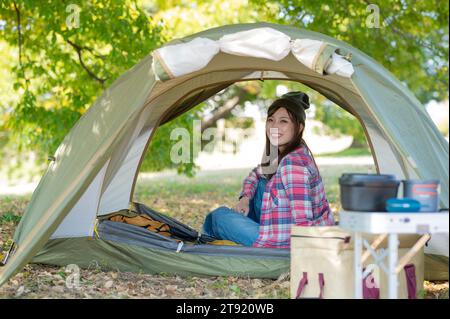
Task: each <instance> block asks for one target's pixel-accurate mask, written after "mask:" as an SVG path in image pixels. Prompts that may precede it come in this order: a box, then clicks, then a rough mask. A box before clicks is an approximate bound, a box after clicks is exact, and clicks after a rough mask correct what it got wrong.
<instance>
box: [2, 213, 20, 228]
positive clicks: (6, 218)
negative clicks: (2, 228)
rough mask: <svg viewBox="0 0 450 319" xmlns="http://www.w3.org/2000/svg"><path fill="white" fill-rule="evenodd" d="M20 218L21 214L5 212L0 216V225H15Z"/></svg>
mask: <svg viewBox="0 0 450 319" xmlns="http://www.w3.org/2000/svg"><path fill="white" fill-rule="evenodd" d="M21 218H22V217H21V216H18V215H15V214H14V213H12V212H6V213H3V214H2V215H1V216H0V225H1V224H3V223H13V224H15V225H17V224H18V223H19V222H20V219H21Z"/></svg>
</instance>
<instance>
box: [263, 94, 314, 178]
mask: <svg viewBox="0 0 450 319" xmlns="http://www.w3.org/2000/svg"><path fill="white" fill-rule="evenodd" d="M280 108H284V109H285V110H286V111H287V112H288V114H289V118H290V119H291V121H292V122H293V123H294V131H295V132H296V134H295V135H294V137H293V138H292V139H291V140H290V141H289V142H288V144H287V145H286V147H285V148H284V150H283V151H281V152H280V148H278V151H277V152H278V156H277V162H276V163H277V166H278V164H279V163H280V162H281V160H282V159H283V157H285V156H286V155H287V154H289V153H290V152H292V151H293V150H295V149H297V148H298V147H300V146H304V147H306V149H307V150H308V152H309V154H310V156H311V157H312V159H313V161H314V164H315V165H316V161H315V159H314V156H313V155H312V152H311V150H310V149H309V147H308V145H307V144H306V142H305V140H304V139H303V132H304V131H305V118H306V115H305V110H304V109H303V108H302V107H300V109H299V107H298V106H296V107H295V108H293V107H292V105H290V104H289V103H273V104H272V105H271V106H270V107H269V109H268V111H267V119H269V117H271V116H272V115H273V114H274V113H275V112H276V111H278V110H279V109H280ZM266 121H267V120H266ZM301 125H303V129H302V130H300V126H301ZM265 135H266V146H265V149H264V154H263V159H262V160H261V167H262V168H263V170H264V168H265V167H268V166H270V165H271V162H272V161H273V158H272V159H271V158H270V154H269V153H270V147H271V143H270V140H269V137H268V136H267V132H266V133H265ZM272 147H273V145H272ZM316 168H317V165H316ZM263 175H264V176H265V177H266V178H267V179H268V180H270V179H271V178H272V176H273V175H275V172H272V173H269V174H263Z"/></svg>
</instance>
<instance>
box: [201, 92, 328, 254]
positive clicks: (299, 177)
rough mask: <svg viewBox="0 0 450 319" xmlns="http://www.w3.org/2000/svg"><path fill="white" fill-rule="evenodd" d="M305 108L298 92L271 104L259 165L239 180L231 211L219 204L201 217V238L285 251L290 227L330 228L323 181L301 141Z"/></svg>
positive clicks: (305, 98) (306, 100)
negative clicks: (203, 235) (240, 184)
mask: <svg viewBox="0 0 450 319" xmlns="http://www.w3.org/2000/svg"><path fill="white" fill-rule="evenodd" d="M308 108H309V98H308V95H306V94H305V93H303V92H289V93H286V94H284V95H283V96H281V98H279V99H277V100H275V102H273V103H272V105H271V106H270V107H269V110H268V116H267V121H266V149H265V152H264V157H263V161H262V163H261V164H260V165H258V166H257V167H256V168H254V169H253V170H252V171H251V172H250V174H249V176H248V177H247V178H246V179H245V180H244V185H243V189H242V191H241V194H240V197H239V202H238V204H237V205H236V206H235V207H234V208H233V209H230V208H228V207H224V206H222V207H219V208H217V209H216V210H214V211H212V212H211V213H210V214H208V216H206V219H205V222H204V224H203V232H204V233H205V234H207V235H210V236H213V237H215V238H218V239H224V240H231V241H234V242H236V243H238V244H241V245H244V246H253V247H270V248H289V247H290V231H291V226H292V225H300V226H318V225H334V218H333V214H332V212H331V210H330V207H329V205H328V201H327V199H326V195H325V190H324V186H323V183H322V178H321V177H320V174H319V170H318V168H317V165H316V163H315V161H314V158H313V156H312V154H311V152H310V150H309V148H308V146H307V145H306V143H305V141H304V140H303V131H304V129H305V119H306V113H305V109H308ZM273 149H275V152H273V151H272V150H273ZM266 158H267V160H266Z"/></svg>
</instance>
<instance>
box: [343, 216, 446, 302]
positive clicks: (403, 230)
mask: <svg viewBox="0 0 450 319" xmlns="http://www.w3.org/2000/svg"><path fill="white" fill-rule="evenodd" d="M448 223H449V214H448V211H447V212H432V213H424V212H414V213H391V212H356V211H342V212H340V215H339V227H340V228H342V229H344V230H346V231H351V232H354V233H355V234H354V267H355V298H357V299H361V298H362V295H363V291H362V289H363V287H362V284H361V283H362V280H363V278H364V274H363V269H362V265H363V263H364V261H365V260H367V258H369V257H370V255H372V256H373V257H374V260H375V262H376V263H377V265H379V266H380V268H381V269H382V270H383V271H384V272H385V273H386V274H387V276H388V285H389V290H388V293H389V294H388V297H389V299H397V286H398V278H397V275H398V273H399V272H400V271H401V270H402V269H403V267H404V266H405V265H406V264H407V263H408V261H409V260H410V259H411V258H412V257H413V256H414V255H415V254H416V253H417V252H418V251H419V250H420V249H421V248H422V247H423V246H424V245H425V244H426V243H427V241H428V240H429V239H430V238H431V234H433V233H448V231H449V224H448ZM362 233H369V234H379V236H377V237H376V238H375V240H374V241H373V242H372V243H369V242H367V240H365V239H363V237H362ZM399 234H420V235H422V237H420V239H419V240H418V241H417V242H416V243H415V245H414V246H413V247H412V248H411V249H410V250H409V252H408V253H407V254H406V255H404V256H403V258H402V259H401V260H400V261H398V245H399V242H398V235H399ZM386 237H388V250H387V253H385V254H382V255H380V254H377V252H376V248H377V247H378V246H379V245H380V244H381V243H382V242H383V240H384V239H385V238H386ZM363 245H364V246H365V247H366V249H367V250H366V251H365V252H364V254H363V252H362V250H363ZM386 255H387V256H386ZM386 257H388V266H387V267H386V265H385V264H384V261H383V260H384V259H385V258H386Z"/></svg>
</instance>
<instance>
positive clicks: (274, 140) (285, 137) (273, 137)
mask: <svg viewBox="0 0 450 319" xmlns="http://www.w3.org/2000/svg"><path fill="white" fill-rule="evenodd" d="M300 129H302V128H301V127H300ZM266 134H267V137H268V138H269V141H270V143H271V144H272V145H275V146H278V147H282V146H283V145H286V144H288V143H289V142H290V141H291V140H292V139H293V138H294V136H295V135H296V132H295V124H294V122H293V121H292V120H291V118H290V117H289V113H288V112H287V111H286V109H285V108H284V107H280V108H279V109H278V110H276V111H275V113H273V114H272V115H271V116H269V117H268V118H267V121H266Z"/></svg>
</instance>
